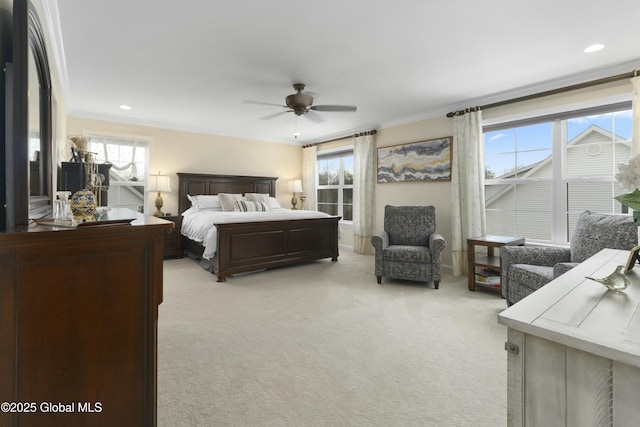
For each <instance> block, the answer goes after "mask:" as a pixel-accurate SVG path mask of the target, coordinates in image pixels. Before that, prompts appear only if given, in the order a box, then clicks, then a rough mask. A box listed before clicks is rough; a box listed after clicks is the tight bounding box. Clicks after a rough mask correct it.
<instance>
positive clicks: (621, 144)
mask: <svg viewBox="0 0 640 427" xmlns="http://www.w3.org/2000/svg"><path fill="white" fill-rule="evenodd" d="M612 141H616V142H615V143H612ZM630 155H631V142H630V141H628V140H625V139H624V138H622V137H620V136H618V135H613V134H612V133H611V132H609V131H607V130H605V129H603V128H601V127H599V126H596V125H591V126H589V127H588V128H587V129H585V130H584V131H583V132H581V133H580V134H578V135H577V136H575V137H574V138H573V139H572V140H571V141H569V142H568V143H567V156H566V157H567V159H566V165H567V166H566V169H565V171H566V172H565V177H566V178H569V179H568V183H567V185H569V186H571V191H569V192H568V193H569V194H570V195H568V196H567V197H569V206H570V211H572V212H582V211H584V210H591V211H595V212H598V211H600V212H618V213H622V212H626V208H624V207H623V206H622V205H621V204H620V203H618V202H617V201H615V200H614V199H613V197H612V196H613V194H615V195H618V194H621V193H623V192H624V191H622V189H620V188H619V186H618V184H617V182H615V183H614V182H602V181H598V182H591V181H589V182H588V181H582V182H580V179H582V178H584V175H585V171H588V176H589V177H596V176H603V177H605V176H608V177H610V176H612V168H615V167H616V165H617V164H618V163H621V162H625V161H628V159H629V158H630ZM552 168H553V162H552V158H551V156H549V157H547V158H545V159H543V160H541V161H539V162H537V163H533V164H530V165H527V166H523V167H520V168H517V169H515V170H513V171H510V172H508V173H506V174H503V175H501V176H498V177H495V178H493V179H495V180H510V179H514V178H515V177H517V178H518V182H517V183H505V182H502V183H500V184H498V185H495V184H489V185H485V200H486V202H485V208H486V209H487V211H488V212H489V211H492V213H495V214H493V215H487V233H488V234H497V235H511V234H513V231H512V230H513V225H512V224H511V223H509V221H508V220H506V219H505V218H506V216H507V215H501V214H500V213H504V212H509V211H513V210H531V211H540V213H539V215H536V217H535V218H534V219H532V220H531V221H530V222H528V223H518V224H517V233H518V235H523V236H527V237H528V238H533V239H540V240H548V237H547V236H550V235H551V226H552V221H550V220H549V219H550V218H549V216H550V215H551V206H552V203H551V201H552V195H551V182H550V180H551V179H552ZM613 173H615V170H614V171H613ZM571 178H577V179H576V180H575V181H573V182H572V181H571ZM612 185H615V187H614V190H613V192H612V189H611V186H612ZM516 186H517V192H516V191H515V189H516ZM612 206H613V209H612ZM569 218H570V223H569V227H568V229H569V230H573V227H574V225H575V224H573V223H572V222H573V221H575V215H569Z"/></svg>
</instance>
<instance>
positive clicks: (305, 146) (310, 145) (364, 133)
mask: <svg viewBox="0 0 640 427" xmlns="http://www.w3.org/2000/svg"><path fill="white" fill-rule="evenodd" d="M376 133H378V131H377V130H376V129H373V130H370V131H368V132H360V133H356V134H355V135H346V136H340V137H338V138H333V139H328V140H326V141H321V142H314V143H313V144H305V145H303V146H302V148H309V147H313V146H314V145H320V144H326V143H328V142H333V141H339V140H341V139H346V138H349V137H350V136H353V137H357V136H364V135H375V134H376Z"/></svg>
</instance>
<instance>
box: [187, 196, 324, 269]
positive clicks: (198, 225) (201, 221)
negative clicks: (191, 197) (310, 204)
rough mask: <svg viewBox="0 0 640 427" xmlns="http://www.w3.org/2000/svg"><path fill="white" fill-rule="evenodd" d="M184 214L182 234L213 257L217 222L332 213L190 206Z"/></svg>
mask: <svg viewBox="0 0 640 427" xmlns="http://www.w3.org/2000/svg"><path fill="white" fill-rule="evenodd" d="M182 216H183V218H182V229H181V232H182V234H183V235H184V236H186V237H188V238H189V239H191V240H193V241H196V242H198V243H201V244H202V246H204V253H203V254H202V257H203V258H206V259H211V258H213V257H214V255H215V254H216V250H217V245H218V229H217V228H216V227H215V226H216V224H224V223H229V222H257V221H280V220H287V219H308V218H328V217H330V216H331V215H328V214H326V213H324V212H318V211H304V210H298V211H293V210H290V209H284V208H278V209H271V210H270V211H268V212H219V211H206V210H204V211H202V210H195V209H193V208H190V209H187V210H186V211H184V213H183V214H182Z"/></svg>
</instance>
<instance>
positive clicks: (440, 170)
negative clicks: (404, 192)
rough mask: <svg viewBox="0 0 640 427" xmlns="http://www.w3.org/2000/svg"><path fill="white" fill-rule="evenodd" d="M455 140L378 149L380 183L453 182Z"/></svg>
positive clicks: (450, 138)
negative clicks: (452, 156) (452, 151)
mask: <svg viewBox="0 0 640 427" xmlns="http://www.w3.org/2000/svg"><path fill="white" fill-rule="evenodd" d="M452 139H453V137H451V136H447V137H445V138H438V139H431V140H428V141H419V142H411V143H409V144H401V145H394V146H391V147H381V148H378V182H380V183H384V182H415V181H450V180H451V141H452Z"/></svg>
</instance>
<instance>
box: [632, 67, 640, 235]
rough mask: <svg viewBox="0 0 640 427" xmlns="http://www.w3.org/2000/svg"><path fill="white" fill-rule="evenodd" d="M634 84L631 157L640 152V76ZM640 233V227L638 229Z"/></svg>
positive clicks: (634, 79)
mask: <svg viewBox="0 0 640 427" xmlns="http://www.w3.org/2000/svg"><path fill="white" fill-rule="evenodd" d="M631 84H633V98H632V109H633V110H632V111H633V113H632V118H631V129H632V130H631V157H635V156H636V155H638V154H640V76H636V77H633V78H632V79H631ZM638 232H639V233H640V229H639V231H638Z"/></svg>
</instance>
